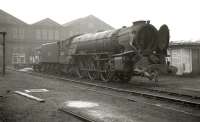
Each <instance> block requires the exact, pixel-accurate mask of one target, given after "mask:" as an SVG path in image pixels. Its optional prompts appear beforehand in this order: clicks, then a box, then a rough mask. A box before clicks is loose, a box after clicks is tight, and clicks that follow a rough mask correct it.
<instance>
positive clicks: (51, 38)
mask: <svg viewBox="0 0 200 122" xmlns="http://www.w3.org/2000/svg"><path fill="white" fill-rule="evenodd" d="M53 36H54V34H53V31H52V30H49V31H48V39H49V40H53Z"/></svg>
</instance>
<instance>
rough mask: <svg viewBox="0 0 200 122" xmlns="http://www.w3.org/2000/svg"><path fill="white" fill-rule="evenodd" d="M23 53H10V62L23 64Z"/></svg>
mask: <svg viewBox="0 0 200 122" xmlns="http://www.w3.org/2000/svg"><path fill="white" fill-rule="evenodd" d="M25 62H26V61H25V54H24V53H13V55H12V64H24V63H25Z"/></svg>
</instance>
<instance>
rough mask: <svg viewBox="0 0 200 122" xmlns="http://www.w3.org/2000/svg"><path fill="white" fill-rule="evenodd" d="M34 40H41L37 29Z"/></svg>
mask: <svg viewBox="0 0 200 122" xmlns="http://www.w3.org/2000/svg"><path fill="white" fill-rule="evenodd" d="M36 39H37V40H41V32H40V30H39V29H37V30H36Z"/></svg>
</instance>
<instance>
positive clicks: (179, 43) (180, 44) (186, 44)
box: [170, 40, 200, 46]
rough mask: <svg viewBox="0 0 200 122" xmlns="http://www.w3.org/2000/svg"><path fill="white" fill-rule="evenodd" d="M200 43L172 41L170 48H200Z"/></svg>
mask: <svg viewBox="0 0 200 122" xmlns="http://www.w3.org/2000/svg"><path fill="white" fill-rule="evenodd" d="M199 45H200V41H199V40H198V41H186V40H183V41H172V42H170V46H199Z"/></svg>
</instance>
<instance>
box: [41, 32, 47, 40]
mask: <svg viewBox="0 0 200 122" xmlns="http://www.w3.org/2000/svg"><path fill="white" fill-rule="evenodd" d="M47 36H48V34H47V30H42V39H43V40H47Z"/></svg>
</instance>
